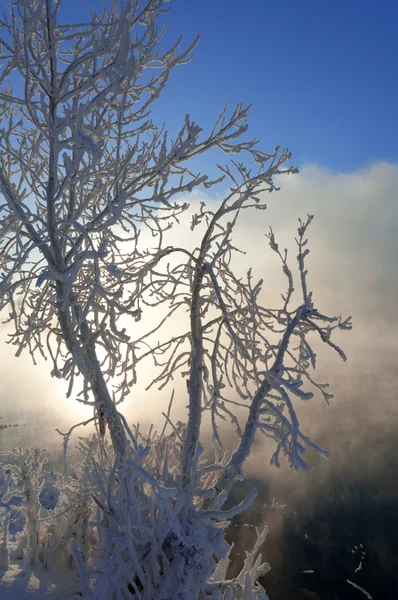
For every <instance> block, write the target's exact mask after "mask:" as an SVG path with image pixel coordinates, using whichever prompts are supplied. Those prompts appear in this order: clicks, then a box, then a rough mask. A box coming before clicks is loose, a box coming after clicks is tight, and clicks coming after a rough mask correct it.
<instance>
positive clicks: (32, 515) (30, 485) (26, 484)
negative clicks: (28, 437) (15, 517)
mask: <svg viewBox="0 0 398 600" xmlns="http://www.w3.org/2000/svg"><path fill="white" fill-rule="evenodd" d="M44 452H45V450H43V449H41V448H34V449H31V448H22V446H19V447H18V448H15V449H13V450H11V451H9V452H7V453H3V452H2V453H1V454H2V455H3V456H4V457H5V458H6V459H7V461H10V462H9V463H6V464H5V466H4V467H3V468H5V469H10V471H11V473H12V478H13V481H14V484H15V485H14V486H13V489H11V490H10V491H8V492H7V493H6V494H2V502H3V503H8V502H9V501H10V500H11V498H13V497H15V498H20V499H21V503H20V504H19V505H18V506H14V507H15V508H16V510H17V512H19V513H20V514H21V515H23V516H24V518H25V527H24V530H23V533H22V536H21V539H20V549H22V550H23V560H24V563H25V564H26V565H38V564H39V562H40V559H39V549H40V547H39V539H40V526H39V518H40V512H41V508H42V506H41V504H40V500H39V496H40V492H41V489H42V487H43V482H42V483H40V481H39V480H40V476H41V475H42V473H43V468H44V465H45V464H46V463H47V460H48V459H47V458H46V457H45V456H44Z"/></svg>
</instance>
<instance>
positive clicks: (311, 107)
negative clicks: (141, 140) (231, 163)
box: [65, 0, 398, 172]
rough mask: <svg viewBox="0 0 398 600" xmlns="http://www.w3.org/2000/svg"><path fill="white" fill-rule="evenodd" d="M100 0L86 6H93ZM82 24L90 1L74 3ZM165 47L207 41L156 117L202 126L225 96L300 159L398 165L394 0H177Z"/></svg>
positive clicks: (260, 132)
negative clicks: (180, 39)
mask: <svg viewBox="0 0 398 600" xmlns="http://www.w3.org/2000/svg"><path fill="white" fill-rule="evenodd" d="M96 1H97V0H88V4H91V5H93V3H94V2H96ZM65 4H67V7H65V8H66V11H67V12H69V13H70V14H72V13H73V19H74V20H76V21H77V20H78V15H79V12H81V11H82V8H81V6H82V3H81V2H80V1H77V0H68V2H66V0H65ZM170 5H171V10H170V13H169V17H168V20H169V30H168V33H167V36H166V40H167V41H171V40H173V39H175V38H176V37H177V36H178V35H179V34H180V33H182V34H183V35H184V36H185V42H186V43H188V42H189V41H190V40H191V39H192V37H193V36H194V35H195V33H196V31H197V30H199V31H200V32H201V41H200V44H199V46H198V47H197V49H196V51H195V59H194V60H193V62H191V63H190V64H189V65H187V66H185V67H183V68H180V69H179V70H178V71H176V72H175V73H174V76H173V77H172V79H171V82H170V83H169V85H168V88H167V90H166V91H165V92H164V95H163V99H162V100H161V101H160V102H159V104H158V106H157V108H156V111H155V116H156V120H157V121H163V120H164V121H166V122H167V123H169V125H170V128H171V130H175V129H176V128H177V127H179V126H180V124H182V122H183V117H184V114H185V113H186V112H188V113H189V114H190V115H191V117H192V118H193V119H194V120H195V121H196V122H198V123H199V124H200V125H201V126H202V127H205V128H206V126H210V125H211V122H212V120H213V119H214V118H215V117H216V116H218V113H219V111H220V110H221V108H222V107H223V105H224V102H225V101H226V100H227V99H230V100H231V102H232V104H234V103H236V102H238V101H243V102H244V103H249V102H252V103H253V108H252V112H251V121H250V122H251V129H250V131H251V133H252V134H253V135H255V136H256V137H258V138H260V140H262V146H263V148H264V149H265V150H267V149H270V148H272V147H273V146H274V145H275V144H279V145H281V146H287V147H289V148H290V149H291V150H292V152H293V157H294V163H295V164H298V165H299V166H300V165H303V164H305V163H308V162H316V163H318V164H319V165H321V166H324V167H328V168H330V169H332V170H337V171H343V172H350V171H352V170H354V169H357V168H361V167H363V166H366V165H368V164H369V163H372V162H373V161H379V160H387V161H392V162H397V161H398V146H397V140H398V116H397V111H398V107H397V104H398V67H397V59H398V35H397V20H398V4H397V3H396V1H395V0H380V1H379V2H375V1H374V0H372V1H370V0H334V1H333V2H327V1H326V0H321V1H319V0H318V1H317V0H285V1H284V2H277V1H272V2H271V1H268V0H252V1H251V2H247V3H243V2H242V1H241V0H240V1H238V0H195V1H194V0H171V3H170Z"/></svg>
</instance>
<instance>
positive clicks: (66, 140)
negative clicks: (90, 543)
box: [0, 0, 350, 600]
mask: <svg viewBox="0 0 398 600" xmlns="http://www.w3.org/2000/svg"><path fill="white" fill-rule="evenodd" d="M60 7H61V1H57V2H55V1H53V0H44V1H38V0H18V2H16V1H12V0H10V1H9V2H8V4H7V8H6V10H5V11H4V13H3V16H2V18H1V19H0V27H1V34H0V128H1V131H0V193H1V205H0V268H1V281H0V299H1V300H0V308H1V309H2V310H3V311H7V313H8V319H7V321H8V322H9V323H11V324H12V325H13V328H14V329H13V333H12V334H11V335H10V342H11V343H12V344H13V345H15V347H16V349H17V355H19V354H21V352H23V351H25V350H27V351H28V352H29V353H30V355H31V357H32V359H33V361H35V358H36V357H37V356H39V355H41V356H42V357H44V358H45V359H46V360H49V361H50V363H51V365H52V367H51V370H52V375H53V376H54V377H58V378H63V379H65V380H67V381H68V383H69V388H68V396H70V395H72V394H75V395H76V399H77V400H78V401H79V402H82V403H84V404H86V405H90V406H92V407H93V410H94V417H93V420H95V422H96V424H97V426H98V430H99V434H100V437H101V438H103V437H104V435H105V432H106V426H108V427H109V432H110V437H111V441H112V450H110V451H109V452H108V453H105V451H104V442H103V440H102V442H101V444H102V446H101V447H102V450H103V451H102V454H101V457H102V458H101V460H99V459H98V461H97V462H96V461H95V460H94V459H93V460H94V462H93V465H92V468H93V469H94V471H93V472H94V473H95V476H96V483H95V485H94V484H93V485H94V487H93V490H94V491H93V492H92V496H91V500H92V501H93V502H95V504H96V506H97V509H98V511H99V513H100V515H102V516H101V517H99V520H98V532H99V534H98V535H99V537H100V544H101V550H100V551H99V553H98V555H97V558H96V560H97V562H96V568H97V570H94V571H91V574H89V575H88V576H87V578H86V575H84V576H83V574H82V582H83V587H84V590H83V593H84V595H86V596H87V595H89V594H91V592H92V593H93V594H94V597H95V598H102V597H104V596H103V594H104V593H105V592H104V591H101V589H102V588H101V581H106V582H107V586H111V585H112V586H113V587H112V589H111V590H110V591H109V594H110V595H108V596H107V597H106V600H109V599H110V598H124V597H126V594H130V595H129V596H127V597H131V595H133V597H136V598H148V599H149V598H150V599H151V600H153V599H154V598H155V597H156V598H159V599H160V598H162V597H163V596H162V595H161V594H162V593H163V592H162V590H168V592H167V593H171V592H170V590H174V591H173V593H174V594H177V592H176V591H175V590H180V592H178V593H179V594H180V595H179V596H178V597H179V598H196V597H204V596H203V595H204V594H207V596H206V597H211V598H213V599H215V598H221V597H222V598H231V597H232V596H231V594H232V593H234V594H235V592H236V594H235V597H236V598H238V597H240V596H239V594H241V595H242V594H244V598H251V597H253V598H254V597H258V598H260V595H257V596H256V594H257V592H258V590H257V588H255V586H256V584H255V578H256V573H257V570H256V569H257V566H258V565H257V566H256V565H254V566H253V565H252V570H251V571H250V572H245V574H244V578H243V579H244V580H243V579H242V581H239V582H235V584H236V585H235V584H234V585H235V587H234V586H233V585H232V584H231V586H232V587H231V590H235V591H233V592H232V591H228V589H229V588H228V586H229V584H225V585H224V584H223V586H224V587H223V586H221V584H220V586H221V587H220V586H218V587H217V586H216V587H217V589H214V585H213V584H214V581H213V584H212V585H213V588H211V586H210V588H211V590H210V588H209V587H208V584H207V583H206V582H209V581H211V574H212V573H213V572H214V570H215V568H216V563H215V561H214V556H216V557H217V558H222V557H223V556H224V555H225V554H226V552H227V548H226V546H225V543H224V541H225V540H224V537H223V534H222V528H223V526H224V525H225V523H226V520H227V519H228V518H230V516H231V514H232V513H231V511H229V512H228V514H227V513H224V512H223V511H222V506H223V504H224V502H225V499H226V497H227V495H228V492H229V490H230V489H231V486H232V485H233V483H234V481H235V480H236V479H238V478H241V477H242V476H243V466H244V462H245V460H246V459H247V457H248V456H249V454H250V450H251V447H252V444H253V442H254V439H255V436H256V434H257V433H258V432H261V433H263V434H265V435H266V436H268V437H270V438H272V439H273V440H274V441H275V445H276V449H275V452H274V454H273V456H272V459H271V460H272V462H273V464H275V465H277V466H278V465H279V457H280V454H281V453H283V454H285V456H286V457H287V460H288V462H289V464H290V466H291V467H293V468H294V469H300V468H305V467H306V464H305V462H304V459H303V454H304V452H305V450H306V448H307V447H309V448H312V449H315V450H317V451H318V452H321V453H323V454H326V452H325V451H323V450H322V449H321V448H319V447H318V446H317V445H316V444H314V443H313V442H312V441H311V440H310V439H309V438H308V437H307V436H306V435H305V434H304V433H303V432H302V431H301V429H300V426H299V423H298V419H297V416H296V410H295V403H296V402H297V401H302V400H305V401H306V400H309V399H310V398H311V396H312V395H313V392H319V393H320V394H321V395H322V396H323V398H324V399H325V401H326V402H328V401H329V399H330V397H331V395H330V394H329V393H328V392H327V387H326V386H325V385H324V384H319V383H317V382H316V381H315V379H314V378H313V376H312V374H311V369H313V368H314V367H315V359H316V357H315V353H314V351H313V350H312V348H311V345H310V343H309V341H308V334H309V333H311V332H312V333H314V332H315V333H316V334H318V335H319V336H320V338H321V340H322V341H324V342H325V343H327V344H329V345H330V346H331V347H332V348H333V349H335V350H337V351H338V352H339V353H340V355H341V356H342V357H343V358H345V357H344V354H343V352H342V351H341V350H340V349H339V348H338V347H337V346H336V345H335V344H334V342H333V341H332V339H331V336H332V334H333V331H334V330H335V329H349V328H350V321H349V320H342V319H341V318H339V317H332V318H330V317H328V316H325V315H323V314H322V312H321V311H320V310H318V307H316V305H315V304H314V300H313V298H312V295H311V293H310V292H309V290H308V283H307V270H306V266H305V259H306V255H307V254H308V249H307V248H306V244H307V239H306V231H307V227H308V225H309V223H310V221H311V217H309V218H308V220H307V221H306V222H300V226H299V230H298V237H297V244H298V280H299V286H298V287H299V289H301V299H300V301H299V303H298V305H295V304H294V298H295V296H294V294H293V291H294V285H295V283H294V281H295V277H294V274H293V270H291V266H290V265H289V264H288V260H287V253H286V252H282V251H280V250H279V247H278V244H277V242H276V240H275V237H274V234H273V232H272V230H271V231H270V233H269V235H268V239H269V243H270V246H271V249H272V250H273V251H274V252H276V253H277V254H278V255H279V257H280V259H281V264H282V269H283V272H284V273H285V275H286V278H287V291H286V293H285V295H284V296H283V301H282V304H281V306H280V307H279V308H266V307H264V306H262V303H261V288H262V285H263V282H262V281H259V282H255V281H254V279H253V275H252V273H251V270H249V271H248V273H247V278H246V279H242V278H241V277H239V276H238V275H237V274H236V273H235V272H234V270H233V268H234V262H233V258H234V254H235V252H236V250H237V249H236V248H235V247H234V245H233V231H234V226H235V224H236V222H237V220H238V218H239V215H240V214H241V212H242V210H245V209H251V210H264V209H265V208H266V205H265V203H264V192H266V191H268V192H272V191H274V190H276V189H277V187H276V184H275V182H274V178H275V176H280V175H283V174H289V173H294V172H296V169H294V168H292V167H286V166H285V164H286V162H287V161H289V159H290V153H289V152H288V150H280V148H278V147H276V148H275V149H274V150H273V151H272V152H269V153H267V152H262V151H260V150H259V149H258V148H257V140H249V141H246V140H245V134H246V131H247V119H248V109H249V107H244V106H242V105H241V104H239V105H238V106H237V107H236V108H235V109H234V110H229V108H228V106H227V107H225V109H224V110H223V111H222V113H221V115H220V117H219V118H218V119H217V120H216V122H215V124H214V127H213V128H212V130H211V131H208V132H203V131H202V129H201V128H200V127H199V126H198V125H197V124H196V123H195V122H194V121H193V120H192V119H191V118H190V117H189V116H188V115H187V116H186V117H185V120H184V122H183V125H182V127H181V130H180V132H179V133H178V134H177V135H176V137H175V138H174V139H172V138H170V136H168V134H167V131H166V129H165V127H164V126H163V127H159V126H157V125H156V124H155V123H153V121H152V120H151V116H150V111H151V106H152V104H153V103H154V102H155V101H157V100H158V99H159V98H160V96H161V92H162V90H163V89H164V87H165V85H166V84H167V82H168V79H169V77H170V74H171V71H172V70H173V69H174V68H176V67H178V66H180V65H183V64H185V63H187V62H189V60H190V59H191V57H192V51H193V49H194V47H195V45H196V42H197V40H196V39H195V40H194V41H193V42H192V43H191V44H190V45H188V46H183V44H182V39H179V40H178V41H177V42H176V43H175V44H174V45H173V46H172V47H171V48H169V49H164V48H163V47H162V36H163V33H164V28H162V27H161V26H160V25H159V23H161V22H163V19H164V14H165V13H166V12H167V3H166V1H164V0H148V1H147V2H140V1H139V0H126V1H124V2H116V1H115V0H111V1H110V2H109V3H107V5H105V6H104V7H103V8H102V11H101V12H100V13H96V12H95V11H91V18H90V21H89V22H87V23H82V24H65V23H63V22H61V21H60V15H59V11H60ZM211 149H216V151H217V153H218V156H219V159H220V163H221V160H222V156H223V154H224V155H230V156H231V155H232V157H233V159H232V160H230V161H229V162H228V163H226V164H219V165H218V169H219V171H220V177H219V178H218V179H216V180H215V181H210V180H209V178H208V177H207V176H206V175H203V174H201V173H197V172H195V171H194V168H193V166H192V164H193V162H192V160H191V159H194V158H195V157H197V156H198V155H200V154H203V153H205V152H207V151H209V150H211ZM214 185H220V186H221V188H220V189H222V190H225V189H228V191H227V193H226V195H225V196H224V198H223V200H222V201H220V203H219V205H218V206H217V207H216V208H214V209H210V208H208V207H206V205H205V204H202V205H201V208H200V210H199V212H198V214H195V215H194V216H193V218H192V225H191V228H192V229H195V228H196V227H202V228H203V236H202V238H201V240H200V243H199V245H198V246H197V247H194V248H185V247H178V246H173V245H167V246H166V245H165V242H164V233H165V231H166V230H168V229H169V228H170V227H172V226H173V224H174V223H176V222H178V217H179V215H180V214H181V213H183V212H184V211H185V210H186V209H187V208H188V204H187V203H186V202H185V201H182V200H181V197H182V196H181V195H182V194H183V196H184V198H185V199H186V198H187V197H188V196H189V192H191V191H192V190H194V189H199V188H200V187H201V186H204V187H205V188H206V189H207V188H210V187H211V186H214ZM145 231H146V232H149V233H150V234H151V238H152V244H151V248H146V247H144V246H143V244H142V242H141V239H142V237H143V235H141V234H142V232H145ZM171 257H172V258H171ZM178 260H180V262H178ZM169 261H173V262H169ZM151 306H158V307H159V306H163V307H164V311H165V316H164V318H163V319H161V321H160V322H159V323H158V325H155V327H153V328H152V329H151V330H150V331H147V332H146V333H144V334H142V335H141V336H140V337H137V336H136V337H135V338H134V336H133V334H134V322H135V321H138V320H139V319H140V316H141V313H142V311H143V310H145V311H150V310H151ZM187 311H188V319H187V326H186V331H185V333H182V334H181V335H178V336H175V337H173V338H171V339H169V340H167V341H166V342H164V343H159V344H153V336H154V334H156V332H157V331H158V330H161V329H162V326H163V325H164V323H166V321H167V319H169V318H170V317H172V316H176V315H178V314H181V315H182V319H183V318H184V317H186V314H187ZM131 332H133V333H131ZM148 344H149V347H148ZM148 357H152V358H153V360H154V363H155V365H156V366H157V367H158V368H159V371H158V374H157V375H156V376H155V378H154V380H153V381H152V382H148V387H149V386H150V385H158V386H159V387H164V386H166V385H167V384H169V383H170V382H171V381H172V379H173V377H174V376H175V375H176V374H177V373H180V374H182V375H183V376H184V377H185V378H186V380H187V396H188V398H187V400H188V418H187V422H186V424H174V423H173V422H172V419H171V417H170V411H169V412H168V414H167V415H166V425H167V427H171V429H172V433H170V434H168V436H166V437H167V439H166V437H164V436H163V434H162V435H161V436H158V435H157V434H156V435H155V434H153V435H152V436H151V435H149V436H148V438H147V439H146V441H144V440H143V439H140V437H139V435H138V432H137V430H136V431H135V433H133V432H132V431H131V430H130V428H129V427H128V424H127V423H126V421H125V419H124V417H123V416H122V415H121V414H120V413H119V411H118V408H117V405H118V404H119V403H120V402H121V401H123V400H124V399H125V398H126V396H127V395H128V394H129V393H130V392H131V390H132V388H133V387H134V385H135V383H136V381H137V365H139V363H140V362H141V361H143V360H144V359H145V358H148ZM77 381H79V385H81V382H83V389H82V390H80V389H79V388H76V384H77ZM204 411H210V413H211V422H212V427H213V442H214V450H215V455H216V458H215V462H214V464H212V465H204V464H203V463H201V462H200V460H199V459H200V452H201V446H200V443H199V438H200V433H201V425H202V415H203V413H204ZM220 420H224V421H225V420H230V421H231V422H232V424H233V425H234V427H235V430H236V433H237V446H236V449H235V451H234V452H233V453H232V454H231V456H229V457H228V456H226V455H224V454H223V452H222V439H221V434H220V429H219V423H220ZM71 431H72V430H70V431H69V432H67V433H66V434H64V450H65V468H66V471H65V475H66V478H68V472H67V468H68V460H67V444H68V440H69V437H70V434H71ZM172 436H174V438H173V439H174V442H173V443H174V444H175V448H174V450H175V452H174V454H173V451H172V448H171V446H172V445H173V444H172V443H171V441H170V440H171V439H172ZM151 443H152V444H153V445H152V447H151ZM105 456H106V460H105V458H104V457H105ZM91 458H93V457H91ZM90 460H91V459H90ZM90 464H91V463H90ZM252 499H253V496H250V497H249V499H248V502H249V501H251V500H252ZM245 506H247V503H244V504H243V505H242V506H241V507H240V509H244V507H245ZM86 509H87V512H85V513H84V514H85V523H88V513H89V512H90V510H91V509H89V508H88V507H87V506H86V507H85V508H84V510H86ZM240 509H239V510H240ZM230 513H231V514H230ZM140 519H141V521H140ZM145 524H146V525H145ZM223 524H224V525H223ZM149 532H151V536H152V537H151V538H150V539H149V538H148V535H149ZM220 532H221V533H220ZM220 536H221V537H220ZM83 537H84V536H83ZM121 540H122V541H121ZM140 540H141V541H140ZM80 542H81V543H82V544H83V541H82V540H80ZM80 542H79V540H78V539H77V538H76V541H75V542H73V543H72V548H71V550H72V554H73V556H74V557H75V561H76V562H77V563H78V566H79V570H80V571H81V570H82V560H83V559H84V560H87V556H86V554H87V548H81V547H80V546H79V545H80ZM141 542H142V543H141ZM155 542H156V543H155ZM118 544H119V545H118ZM151 544H153V547H154V548H156V551H154V552H152V553H151V551H150V549H149V547H150V546H151ZM52 545H53V539H52V537H50V538H49V539H48V547H49V549H48V560H49V562H51V557H50V554H51V551H50V550H51V548H52ZM83 545H84V544H83ZM122 547H123V549H122V550H121V548H122ZM195 548H196V550H195ZM206 548H208V549H209V550H208V552H207V554H206V551H205V550H206ZM210 550H211V552H210ZM29 552H30V550H29ZM32 556H33V555H32ZM112 556H118V557H119V558H118V560H119V563H118V564H117V565H116V567H117V571H116V573H115V575H114V577H113V579H112V580H111V579H110V578H109V577H108V575H109V573H108V571H107V570H106V569H107V568H106V565H107V561H109V557H112ZM32 560H33V558H32ZM101 561H102V562H101ZM256 564H257V563H256ZM101 565H102V567H101ZM113 567H115V565H113ZM102 568H103V569H104V570H103V572H102V571H101V569H102ZM219 570H220V569H219ZM132 573H134V575H132ZM242 577H243V576H242ZM209 585H210V584H209ZM145 586H147V587H146V588H145ZM239 586H240V587H239ZM253 586H254V587H253ZM105 587H106V586H105ZM105 587H104V588H103V589H105ZM106 589H108V588H106ZM90 590H91V591H90ZM127 590H129V591H128V592H127ZM206 590H207V591H206ZM209 590H210V591H209ZM239 590H240V591H239ZM260 593H261V594H262V592H258V594H260ZM101 594H102V595H101ZM220 594H221V595H220ZM251 594H254V595H251ZM176 597H177V596H176ZM242 597H243V596H242ZM261 597H264V596H261ZM167 598H168V600H170V598H171V596H167Z"/></svg>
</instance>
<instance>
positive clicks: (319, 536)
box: [228, 464, 398, 600]
mask: <svg viewBox="0 0 398 600" xmlns="http://www.w3.org/2000/svg"><path fill="white" fill-rule="evenodd" d="M397 467H398V464H397ZM389 476H390V477H393V478H395V479H396V477H397V475H396V472H395V473H393V472H391V473H387V472H386V473H384V474H383V477H386V478H388V477H389ZM335 483H337V482H335ZM253 486H255V487H257V489H258V490H259V500H258V501H257V502H256V503H255V505H254V506H253V507H252V509H251V510H250V513H249V514H247V513H246V514H245V515H241V516H240V517H238V518H237V519H235V521H234V525H237V526H236V527H234V526H232V527H230V528H229V530H228V536H229V539H230V541H232V540H233V541H234V543H235V552H234V563H233V565H232V568H231V575H232V574H233V573H234V572H235V573H236V572H237V571H238V570H239V568H240V567H241V564H242V561H243V555H244V550H245V549H247V548H248V547H251V546H252V545H253V543H254V541H255V533H254V527H253V525H259V526H262V524H263V523H264V521H266V522H267V523H268V526H269V533H268V535H267V538H266V542H265V544H264V547H263V560H266V561H267V562H269V563H270V564H271V567H272V569H271V571H270V572H269V573H268V574H267V576H266V577H265V578H264V580H263V581H262V584H263V585H264V587H265V589H266V591H267V593H268V595H269V597H270V598H271V599H274V600H285V599H286V600H296V599H297V600H305V599H306V598H312V599H313V600H316V599H317V598H321V599H322V600H355V599H358V600H360V599H361V598H362V599H364V598H366V596H365V595H364V594H363V592H361V591H360V590H357V589H355V588H354V587H353V586H352V585H350V584H349V583H347V579H349V580H351V581H352V582H354V583H356V584H357V585H359V586H360V587H362V588H364V589H365V590H366V591H367V592H368V593H369V594H370V595H371V596H372V598H373V600H396V599H397V598H398V503H397V500H396V498H392V497H390V498H388V497H382V496H381V495H380V488H378V487H377V484H372V483H371V482H368V483H361V484H359V483H355V482H352V483H350V482H348V483H347V482H346V483H345V484H344V485H340V484H338V485H332V482H330V485H329V486H327V487H325V488H324V489H323V490H322V491H321V492H319V493H317V494H316V495H312V496H311V498H300V499H297V498H296V499H295V498H294V496H293V495H291V496H290V499H289V497H288V496H289V494H286V496H287V497H285V498H282V497H281V498H280V501H281V502H286V506H285V507H284V508H277V507H274V508H272V506H271V505H272V493H274V492H275V490H273V489H271V488H270V487H269V486H267V485H266V483H264V482H263V481H260V480H255V479H253V480H250V481H246V482H245V483H244V484H240V485H239V486H238V489H236V490H235V493H234V498H233V499H232V498H231V500H230V504H232V503H233V502H234V501H236V500H240V499H241V498H242V497H243V496H244V495H245V493H247V492H248V490H250V489H251V487H253ZM264 502H266V503H267V504H269V506H268V507H267V508H265V509H264V508H263V507H262V505H263V503H264ZM247 523H250V525H249V526H247V525H246V524H247ZM360 563H361V568H360V569H358V567H359V565H360ZM308 570H311V571H314V572H313V573H304V572H303V571H308Z"/></svg>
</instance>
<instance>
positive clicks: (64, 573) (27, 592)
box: [0, 561, 78, 600]
mask: <svg viewBox="0 0 398 600" xmlns="http://www.w3.org/2000/svg"><path fill="white" fill-rule="evenodd" d="M77 586H78V578H77V574H76V573H75V572H74V571H72V570H71V569H68V568H66V567H54V568H53V570H52V571H51V572H50V573H49V572H46V571H38V570H37V569H34V568H27V567H23V566H22V561H21V564H20V565H19V564H16V563H13V564H11V565H10V567H9V568H8V569H7V570H4V569H2V570H0V598H1V600H29V599H30V598H32V596H33V597H34V598H36V599H37V600H41V599H42V598H57V600H58V599H59V598H61V597H62V598H68V597H69V598H70V600H72V598H73V591H74V589H76V587H77ZM75 597H77V596H75Z"/></svg>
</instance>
